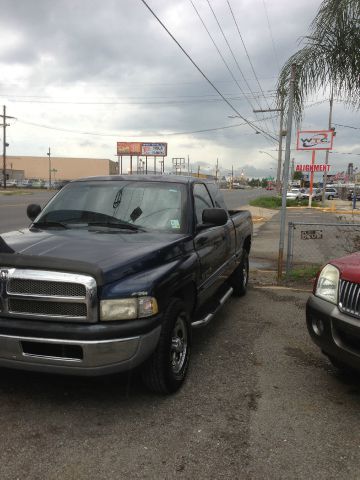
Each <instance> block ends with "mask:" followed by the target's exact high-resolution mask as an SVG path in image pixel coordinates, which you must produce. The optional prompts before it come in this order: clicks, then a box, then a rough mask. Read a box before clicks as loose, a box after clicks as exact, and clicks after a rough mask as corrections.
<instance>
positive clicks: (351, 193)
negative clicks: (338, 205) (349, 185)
mask: <svg viewBox="0 0 360 480" xmlns="http://www.w3.org/2000/svg"><path fill="white" fill-rule="evenodd" d="M347 199H348V200H349V201H351V202H352V200H353V199H354V190H349V193H348V194H347ZM359 200H360V191H359V190H357V192H356V201H359Z"/></svg>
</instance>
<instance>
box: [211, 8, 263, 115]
mask: <svg viewBox="0 0 360 480" xmlns="http://www.w3.org/2000/svg"><path fill="white" fill-rule="evenodd" d="M206 1H207V3H208V5H209V8H210V10H211V12H212V14H213V16H214V18H215V21H216V23H217V25H218V27H219V29H220V32H221V34H222V36H223V37H224V40H225V42H226V44H227V46H228V48H229V50H230V53H231V55H232V57H233V59H234V62H235V64H236V66H237V68H238V70H239V72H240V75H241V76H242V78H243V80H244V83H245V84H246V86H247V87H248V89H249V90H250V92H251V94H252V96H253V98H254V100H255V102H256V103H257V105H258V107H259V108H260V109H261V105H260V103H259V102H258V101H257V100H256V98H255V96H254V93H253V91H252V89H251V87H250V85H249V83H248V81H247V80H246V78H245V75H244V73H243V71H242V70H241V67H240V65H239V62H238V61H237V59H236V57H235V54H234V52H233V50H232V48H231V46H230V43H229V41H228V39H227V37H226V35H225V33H224V30H223V28H222V27H221V25H220V22H219V20H218V18H217V15H216V13H215V11H214V9H213V8H212V6H211V4H210V1H209V0H206ZM252 109H253V110H254V107H252Z"/></svg>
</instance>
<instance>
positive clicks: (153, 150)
mask: <svg viewBox="0 0 360 480" xmlns="http://www.w3.org/2000/svg"><path fill="white" fill-rule="evenodd" d="M141 150H142V153H141V154H142V155H150V156H154V157H166V155H167V143H143V144H142V149H141Z"/></svg>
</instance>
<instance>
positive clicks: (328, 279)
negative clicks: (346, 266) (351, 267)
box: [314, 264, 340, 304]
mask: <svg viewBox="0 0 360 480" xmlns="http://www.w3.org/2000/svg"><path fill="white" fill-rule="evenodd" d="M339 278H340V274H339V270H338V269H337V268H336V267H334V266H333V265H330V264H328V265H325V267H324V268H323V269H322V270H321V272H320V275H319V277H318V280H317V283H316V287H315V292H314V293H315V295H316V296H317V297H320V298H323V299H324V300H327V301H328V302H331V303H335V304H337V303H338V291H339Z"/></svg>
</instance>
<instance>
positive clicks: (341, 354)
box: [306, 295, 360, 370]
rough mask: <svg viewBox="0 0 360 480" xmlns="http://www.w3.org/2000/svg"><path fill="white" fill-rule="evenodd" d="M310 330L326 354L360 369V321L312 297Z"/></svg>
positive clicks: (308, 306)
mask: <svg viewBox="0 0 360 480" xmlns="http://www.w3.org/2000/svg"><path fill="white" fill-rule="evenodd" d="M306 322H307V328H308V331H309V333H310V335H311V338H312V339H313V341H314V342H315V343H316V344H317V345H318V346H319V347H320V348H321V350H322V351H323V353H325V354H326V355H327V356H329V357H333V358H335V359H337V360H340V362H342V363H344V364H346V365H348V366H350V367H352V368H355V369H356V370H360V320H359V319H358V318H355V317H352V316H350V315H347V314H344V313H342V312H341V311H340V310H339V309H338V307H337V305H334V304H332V303H330V302H327V301H326V300H322V299H321V298H318V297H315V295H311V296H310V297H309V299H308V301H307V304H306Z"/></svg>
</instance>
